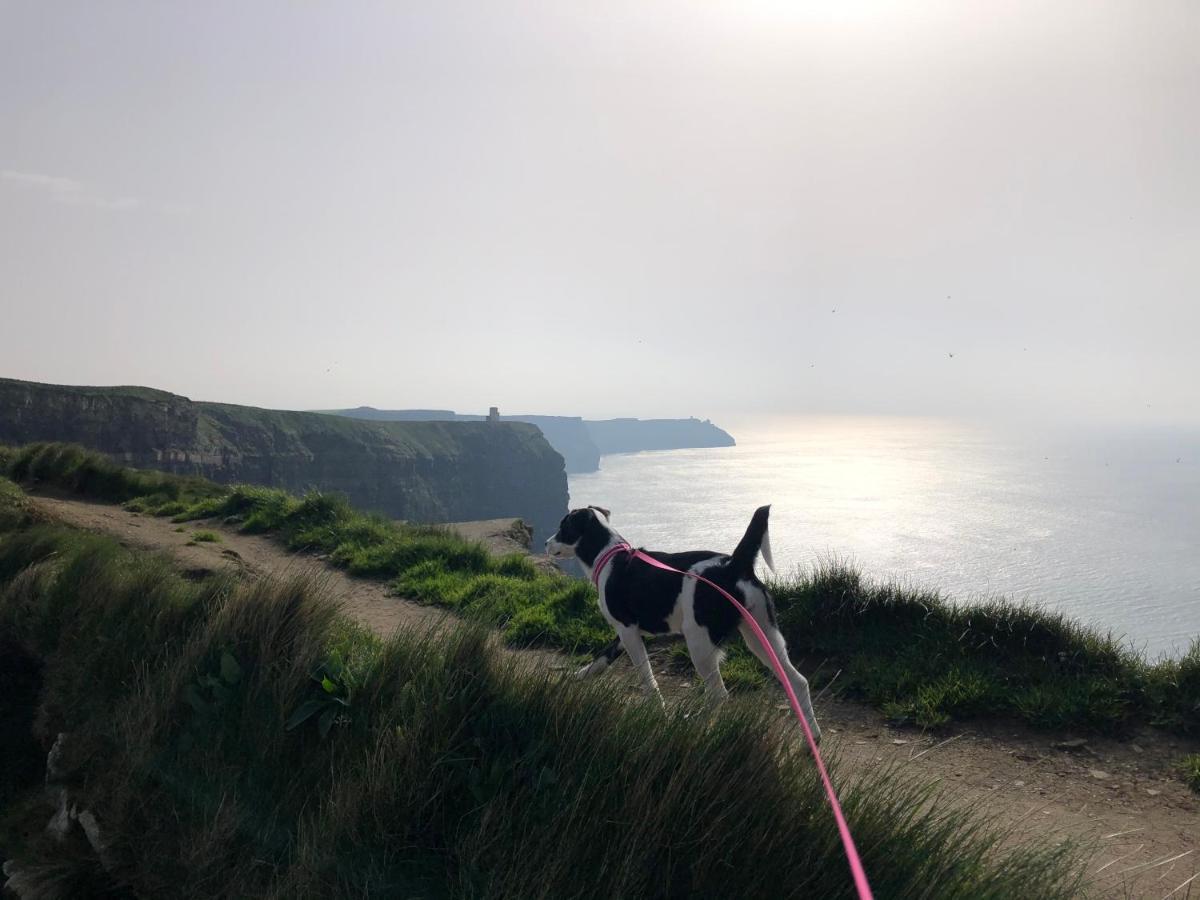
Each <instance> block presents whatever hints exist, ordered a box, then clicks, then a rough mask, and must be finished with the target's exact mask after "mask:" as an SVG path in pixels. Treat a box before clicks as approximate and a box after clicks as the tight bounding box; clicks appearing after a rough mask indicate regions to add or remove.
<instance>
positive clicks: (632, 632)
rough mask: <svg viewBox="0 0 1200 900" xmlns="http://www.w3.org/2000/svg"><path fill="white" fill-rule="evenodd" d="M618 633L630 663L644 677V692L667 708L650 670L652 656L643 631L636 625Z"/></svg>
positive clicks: (652, 671)
mask: <svg viewBox="0 0 1200 900" xmlns="http://www.w3.org/2000/svg"><path fill="white" fill-rule="evenodd" d="M617 633H618V634H619V635H620V636H621V646H623V647H624V648H625V652H626V653H628V654H629V661H630V662H631V663H633V667H634V668H635V669H637V671H638V674H639V675H641V676H642V688H643V690H645V692H646V694H647V695H650V696H656V697H658V702H659V703H661V704H662V705H663V706H666V703H665V702H664V701H663V697H662V692H661V691H659V689H658V682H657V681H656V680H655V678H654V670H653V669H651V668H650V655H649V654H648V653H646V643H645V642H644V641H643V640H642V633H641V631H639V630H638V627H637V626H636V625H630V626H626V627H624V628H622V629H621V630H620V631H619V632H617Z"/></svg>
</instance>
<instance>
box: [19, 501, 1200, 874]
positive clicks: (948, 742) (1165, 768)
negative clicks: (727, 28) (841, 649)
mask: <svg viewBox="0 0 1200 900" xmlns="http://www.w3.org/2000/svg"><path fill="white" fill-rule="evenodd" d="M32 499H33V502H34V504H35V506H36V508H37V509H38V510H39V511H40V512H41V513H42V514H44V515H45V516H47V517H49V518H53V519H56V520H59V521H62V522H64V523H66V524H69V525H73V526H76V527H78V528H83V529H86V530H89V531H96V532H102V533H105V534H109V535H112V536H114V537H116V538H117V539H118V540H120V541H121V542H122V543H124V544H126V545H128V546H131V547H137V548H143V549H149V550H155V551H160V552H167V553H170V554H172V555H173V556H174V557H175V559H176V560H177V561H178V564H179V566H180V567H181V568H182V569H183V570H184V571H185V572H187V573H189V574H194V575H197V576H198V575H201V574H203V573H206V572H210V571H215V570H219V569H221V568H233V569H235V570H237V571H239V572H242V573H244V574H246V575H249V576H253V575H256V574H261V573H268V572H270V573H276V574H280V573H282V574H286V573H289V572H313V573H317V574H319V575H320V576H321V577H322V578H324V579H326V583H327V584H328V585H329V588H330V590H331V593H332V594H333V596H336V597H338V598H339V599H340V600H341V601H342V603H343V607H344V609H345V611H346V613H347V614H349V615H351V616H352V617H353V618H355V619H356V620H357V621H359V622H361V623H363V624H364V625H366V626H367V627H369V628H371V629H373V630H374V631H375V632H376V633H378V634H380V635H383V636H387V635H389V634H391V633H392V632H394V631H395V630H396V629H398V628H416V629H437V628H442V627H448V626H452V625H453V623H454V622H455V621H456V620H455V619H454V618H453V617H452V616H450V615H448V614H447V613H445V612H443V611H440V610H436V609H433V608H431V607H427V606H421V605H419V604H417V603H413V602H411V601H408V600H404V599H402V598H399V597H396V596H395V595H393V594H392V593H391V591H390V590H389V588H388V586H387V585H386V584H384V583H382V582H378V581H368V580H364V579H359V578H354V577H352V576H349V575H347V574H345V573H344V572H341V571H338V570H337V569H334V568H332V567H331V566H328V565H325V564H324V563H323V562H322V561H321V559H320V558H318V557H313V556H310V555H305V554H297V553H292V552H290V551H288V550H287V549H286V548H284V547H283V546H281V545H280V544H279V543H277V542H275V541H274V540H272V539H270V538H268V537H260V536H254V535H245V534H241V533H239V532H237V531H236V530H234V529H232V528H228V527H224V526H222V525H220V524H214V523H203V524H202V523H197V522H191V523H186V524H185V525H183V526H177V525H175V524H174V523H172V522H170V521H169V520H166V519H158V518H154V517H151V516H144V515H139V514H137V513H131V512H127V511H126V510H123V509H121V508H120V507H118V506H112V505H109V504H102V503H94V502H89V501H85V500H80V499H78V498H75V497H66V496H63V495H50V494H38V495H35V496H34V497H33V498H32ZM505 521H509V522H511V520H505ZM470 524H477V523H466V524H464V525H459V526H456V528H459V529H460V530H464V531H466V532H467V533H469V534H470V535H471V536H472V537H473V538H474V539H478V540H482V541H484V542H485V544H486V543H487V536H486V535H485V534H482V533H479V534H477V533H476V531H481V527H482V523H479V524H480V526H481V527H480V528H476V529H475V531H472V530H471V529H470V528H468V525H470ZM181 529H182V530H181ZM200 529H203V530H206V531H214V532H216V533H217V534H218V535H219V536H220V541H217V542H201V543H197V542H194V541H193V540H192V535H193V534H194V533H195V532H196V531H197V530H200ZM482 530H486V529H482ZM498 549H505V550H507V549H510V548H508V546H507V545H506V544H504V545H503V546H502V547H500V548H498ZM520 655H521V656H523V657H526V658H528V659H530V660H531V661H532V662H535V663H538V664H541V665H548V666H552V667H554V668H556V669H564V668H567V666H568V663H569V660H567V659H566V658H565V657H563V656H561V655H559V654H555V653H550V652H546V651H528V652H527V651H522V652H521V653H520ZM652 656H653V658H654V662H655V669H656V672H657V673H658V674H659V682H660V684H661V685H662V687H663V689H664V691H665V692H667V693H668V694H680V693H682V692H685V691H694V690H699V687H698V686H696V684H695V683H694V682H693V680H692V679H691V678H690V677H689V676H687V675H680V674H679V673H678V671H677V670H676V669H675V668H674V667H673V666H672V665H671V664H670V662H669V653H668V652H667V650H666V649H665V648H659V649H657V650H656V651H655V652H654V653H653V654H652ZM807 662H808V664H809V666H808V667H809V668H811V667H812V666H813V665H815V664H817V663H819V662H820V660H809V661H807ZM800 668H801V670H805V669H806V667H805V666H804V665H800ZM616 674H617V675H618V676H622V677H621V682H620V683H621V684H622V685H623V686H624V688H625V689H627V690H629V691H631V692H632V691H635V690H636V684H635V679H633V678H632V677H631V676H632V673H631V671H630V668H629V666H628V663H627V662H625V661H624V660H622V662H621V663H619V665H618V668H617V669H616ZM836 687H837V685H836V681H835V683H834V685H833V690H832V691H831V692H830V694H829V695H827V696H824V697H821V698H819V700H818V701H817V704H816V707H817V714H818V717H819V718H820V720H821V725H822V729H823V730H824V733H825V742H824V743H823V744H822V750H823V751H826V750H828V751H830V753H831V755H835V756H838V757H840V759H841V761H842V764H841V767H840V768H841V771H842V772H843V773H847V772H854V771H861V770H864V769H867V768H870V767H873V766H879V765H898V766H899V767H900V768H902V769H905V770H910V771H913V772H915V773H918V774H919V775H921V776H923V777H924V778H927V779H937V780H938V781H940V783H941V785H942V787H943V788H944V790H945V794H946V796H947V798H949V799H950V800H951V801H952V802H962V803H967V804H973V805H976V806H977V807H978V808H979V809H980V810H981V811H982V812H983V813H985V814H988V815H992V816H994V817H995V818H996V820H997V821H998V822H999V823H1002V824H1004V825H1008V826H1011V827H1012V830H1013V839H1014V840H1019V839H1023V838H1028V837H1031V836H1037V837H1045V838H1046V839H1047V840H1062V839H1066V838H1069V839H1071V840H1074V841H1076V842H1078V843H1080V844H1082V845H1084V847H1085V851H1086V855H1087V859H1088V863H1087V871H1088V885H1087V887H1088V893H1089V895H1090V896H1098V897H1138V898H1142V897H1153V898H1165V897H1171V898H1184V897H1192V898H1195V897H1200V859H1198V857H1200V797H1198V796H1197V795H1196V794H1194V793H1192V792H1191V791H1190V790H1189V789H1188V788H1187V787H1186V786H1185V785H1184V784H1183V783H1182V781H1181V780H1180V779H1179V778H1178V776H1177V774H1176V772H1175V770H1174V767H1175V766H1176V764H1177V763H1178V762H1179V760H1180V759H1181V758H1182V757H1183V756H1184V755H1185V754H1187V753H1195V752H1200V741H1196V740H1186V739H1183V738H1179V737H1175V736H1172V735H1168V734H1165V733H1162V732H1159V731H1156V730H1154V729H1146V730H1145V731H1143V732H1142V733H1140V734H1137V735H1135V736H1134V737H1133V738H1132V739H1128V740H1121V741H1117V740H1109V739H1106V738H1103V737H1095V736H1086V741H1085V740H1083V738H1084V736H1082V735H1078V736H1077V735H1048V734H1046V733H1042V732H1036V731H1032V730H1030V729H1028V728H1026V727H1024V726H1022V725H1019V724H1015V723H1005V722H987V723H974V722H972V723H969V726H968V727H961V728H960V727H955V728H954V729H953V730H951V731H949V732H946V733H941V734H936V735H934V734H925V733H922V732H920V731H916V730H913V729H903V728H893V727H891V726H889V725H888V724H887V723H886V722H885V720H884V719H883V717H882V716H881V715H879V713H877V712H876V711H874V710H873V709H870V708H868V707H866V706H863V705H860V704H857V703H852V702H848V701H845V700H842V699H839V698H837V697H836V696H835V692H836ZM779 699H780V701H782V694H781V695H780V697H779ZM735 702H737V701H736V700H735ZM780 705H782V703H781V704H780ZM785 709H786V707H784V708H783V709H781V711H780V717H781V720H782V719H784V718H785V717H786V716H788V715H790V714H789V713H787V712H786V711H785ZM1190 879H1194V880H1190Z"/></svg>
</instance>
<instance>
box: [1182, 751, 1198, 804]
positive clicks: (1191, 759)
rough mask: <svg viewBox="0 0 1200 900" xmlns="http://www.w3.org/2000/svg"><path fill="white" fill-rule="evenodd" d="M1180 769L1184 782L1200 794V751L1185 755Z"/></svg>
mask: <svg viewBox="0 0 1200 900" xmlns="http://www.w3.org/2000/svg"><path fill="white" fill-rule="evenodd" d="M1179 771H1180V772H1182V773H1183V780H1184V783H1186V784H1187V786H1188V787H1190V788H1191V789H1192V790H1193V791H1195V792H1196V793H1198V794H1200V753H1192V754H1189V755H1188V756H1185V757H1184V758H1183V762H1181V763H1180V764H1179Z"/></svg>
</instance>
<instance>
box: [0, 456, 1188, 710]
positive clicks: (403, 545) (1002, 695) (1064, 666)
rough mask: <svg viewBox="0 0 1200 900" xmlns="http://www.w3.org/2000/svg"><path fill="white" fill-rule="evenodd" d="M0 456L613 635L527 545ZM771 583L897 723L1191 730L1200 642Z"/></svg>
mask: <svg viewBox="0 0 1200 900" xmlns="http://www.w3.org/2000/svg"><path fill="white" fill-rule="evenodd" d="M0 464H3V465H4V467H5V468H4V471H6V472H7V473H9V474H10V475H11V476H12V477H15V478H18V479H21V480H33V481H35V483H48V484H54V485H58V486H60V487H66V488H68V489H72V490H78V491H80V492H83V493H90V494H93V495H96V496H102V497H107V498H108V499H124V501H125V507H126V508H127V509H133V510H136V511H141V512H146V513H148V514H153V515H160V516H164V515H165V516H171V517H172V519H173V520H174V521H176V522H190V521H195V520H198V519H217V520H220V521H223V522H225V523H227V524H231V525H237V526H238V527H240V528H241V529H242V530H244V531H247V532H252V533H265V534H271V535H273V536H274V537H276V538H277V539H279V540H280V541H282V542H283V543H285V544H286V545H287V546H288V547H290V548H292V549H297V550H309V551H313V552H316V553H320V554H322V555H324V556H326V557H327V558H328V560H329V562H330V563H331V564H333V565H335V566H338V567H340V568H343V569H345V570H347V571H349V572H350V573H352V574H355V575H359V576H362V577H367V578H376V579H381V580H386V581H388V582H390V583H391V584H392V585H393V587H394V588H395V590H396V591H397V593H399V594H401V595H402V596H405V597H409V598H411V599H414V600H417V601H419V602H422V603H428V604H435V605H438V606H441V607H445V608H448V609H452V610H454V611H455V612H456V613H458V614H460V615H462V616H464V617H466V618H468V619H471V620H473V621H476V622H481V623H484V624H486V625H489V626H491V627H494V628H497V629H499V630H500V631H501V632H502V633H503V635H504V638H505V639H506V640H507V641H508V642H510V643H512V644H517V645H541V646H546V647H552V648H555V649H559V650H563V651H565V652H568V653H591V652H594V651H596V650H598V649H599V648H600V647H602V646H604V645H605V644H606V643H608V641H610V640H611V639H612V634H611V629H610V628H609V626H608V625H607V624H606V623H605V622H604V620H603V618H602V617H601V615H600V613H599V611H598V609H597V606H596V602H595V594H594V591H593V590H592V588H591V586H590V585H588V584H586V583H585V582H582V581H579V580H572V579H567V578H562V577H557V576H553V575H548V574H545V573H543V572H540V571H538V570H537V569H535V568H534V567H533V566H532V565H531V564H530V563H529V561H528V560H527V559H525V558H524V557H521V556H512V557H508V558H505V559H499V560H498V559H494V558H492V557H491V556H489V554H488V553H487V552H486V551H485V550H484V549H483V548H482V547H481V546H479V545H477V544H472V543H470V542H467V541H464V540H462V539H461V538H459V537H457V536H456V535H454V534H452V533H450V532H448V531H446V530H445V529H441V528H437V527H433V526H419V525H408V524H401V523H397V522H392V521H389V520H387V519H383V518H381V517H378V516H371V515H366V514H363V513H360V512H358V511H356V510H354V509H353V508H352V507H350V505H349V504H348V503H347V502H346V501H345V500H344V499H342V498H340V497H336V496H330V495H324V494H319V493H312V494H309V495H307V496H305V497H302V498H299V497H295V496H292V495H290V494H287V493H286V492H284V491H281V490H277V489H272V488H263V487H253V486H245V485H243V486H238V487H233V488H228V489H226V488H219V487H217V486H215V485H210V484H207V483H205V482H202V481H197V480H194V479H177V478H172V477H171V476H165V475H159V474H157V473H145V472H137V471H134V470H128V469H122V468H121V467H119V466H116V465H115V464H113V463H112V462H110V461H108V460H107V458H105V457H103V456H100V455H99V454H89V453H87V452H86V451H82V450H80V449H79V448H70V447H62V446H60V445H34V446H31V447H26V448H22V449H20V450H17V451H12V450H10V451H7V454H6V455H0ZM139 492H140V493H139ZM770 587H771V590H772V593H773V594H774V596H775V600H776V604H777V607H778V610H779V621H780V626H781V628H782V630H783V632H784V634H785V636H786V637H787V640H788V645H789V647H790V648H791V651H792V654H793V655H794V656H796V657H799V658H802V659H803V660H804V661H805V664H804V665H803V666H802V668H803V669H804V670H805V671H806V673H808V674H809V676H810V680H811V681H812V683H813V685H814V687H816V688H818V689H819V688H821V687H822V686H823V685H824V684H826V683H827V682H828V680H829V679H830V678H832V677H834V676H835V674H836V673H838V672H840V673H841V674H840V675H838V676H837V684H836V686H837V689H838V690H840V691H843V692H845V693H846V694H847V695H848V696H851V697H856V698H861V699H864V700H866V701H867V702H869V703H871V704H873V705H875V706H877V707H879V708H881V709H882V710H884V711H885V712H886V713H887V714H888V715H889V716H891V717H892V718H894V719H895V720H897V721H901V722H909V723H912V724H915V725H919V726H922V727H928V728H939V727H943V726H946V725H948V724H949V723H951V722H954V721H963V720H969V719H971V718H974V717H987V716H996V715H1001V716H1009V717H1013V718H1016V719H1020V720H1023V721H1025V722H1027V723H1029V724H1031V725H1033V726H1035V727H1041V728H1047V729H1064V728H1071V729H1092V730H1098V731H1106V732H1120V731H1123V730H1126V729H1130V728H1133V727H1136V726H1139V725H1142V724H1152V725H1156V726H1160V727H1163V728H1167V729H1170V730H1172V731H1175V732H1177V733H1181V734H1196V733H1200V640H1198V641H1196V642H1195V643H1194V644H1193V645H1192V647H1191V648H1190V650H1189V652H1188V653H1186V654H1184V655H1183V656H1182V657H1180V658H1178V659H1169V660H1162V661H1159V662H1156V663H1151V662H1149V661H1148V660H1146V659H1145V658H1144V657H1143V656H1142V655H1140V654H1138V653H1136V652H1135V651H1134V650H1133V649H1132V648H1130V647H1129V646H1128V645H1127V644H1124V643H1122V642H1121V641H1120V640H1118V639H1117V638H1115V637H1113V636H1112V635H1108V634H1102V633H1100V632H1098V631H1096V630H1093V629H1089V628H1085V627H1083V626H1081V625H1079V624H1078V623H1075V622H1072V621H1071V620H1069V619H1067V618H1065V617H1064V616H1062V615H1060V614H1057V613H1052V612H1049V611H1047V610H1045V609H1042V608H1039V607H1037V606H1033V605H1029V604H1017V603H1011V602H1007V601H1000V600H996V601H992V602H987V603H976V604H958V603H954V602H952V601H950V600H947V599H946V598H944V597H941V596H940V595H938V594H936V593H933V592H929V591H920V590H912V589H909V588H905V587H902V586H898V585H895V584H884V583H876V582H873V581H871V580H870V579H867V578H865V577H863V576H862V575H861V574H860V573H859V572H857V571H855V570H854V569H852V568H850V567H848V566H846V565H841V564H836V563H834V564H826V565H822V566H819V567H817V568H815V569H813V570H812V571H810V572H808V573H804V574H799V575H796V576H794V577H790V578H786V579H779V580H776V581H774V582H773V583H772V584H771V585H770ZM728 650H729V656H728V659H727V661H726V663H725V666H724V667H723V670H722V671H723V673H724V675H725V678H726V682H727V683H728V684H729V685H730V686H731V687H735V688H736V687H754V686H759V685H763V684H766V683H767V682H768V680H769V679H768V677H767V675H766V673H765V670H764V669H763V668H762V667H761V666H760V665H759V664H758V663H757V661H755V660H754V659H753V658H752V657H751V656H750V654H749V653H748V652H747V651H745V649H744V648H743V647H742V646H741V645H740V643H734V644H731V645H730V646H729V648H728ZM680 652H681V651H680ZM680 665H681V667H683V666H686V665H687V664H686V662H685V661H683V660H680ZM689 668H690V667H689Z"/></svg>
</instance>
